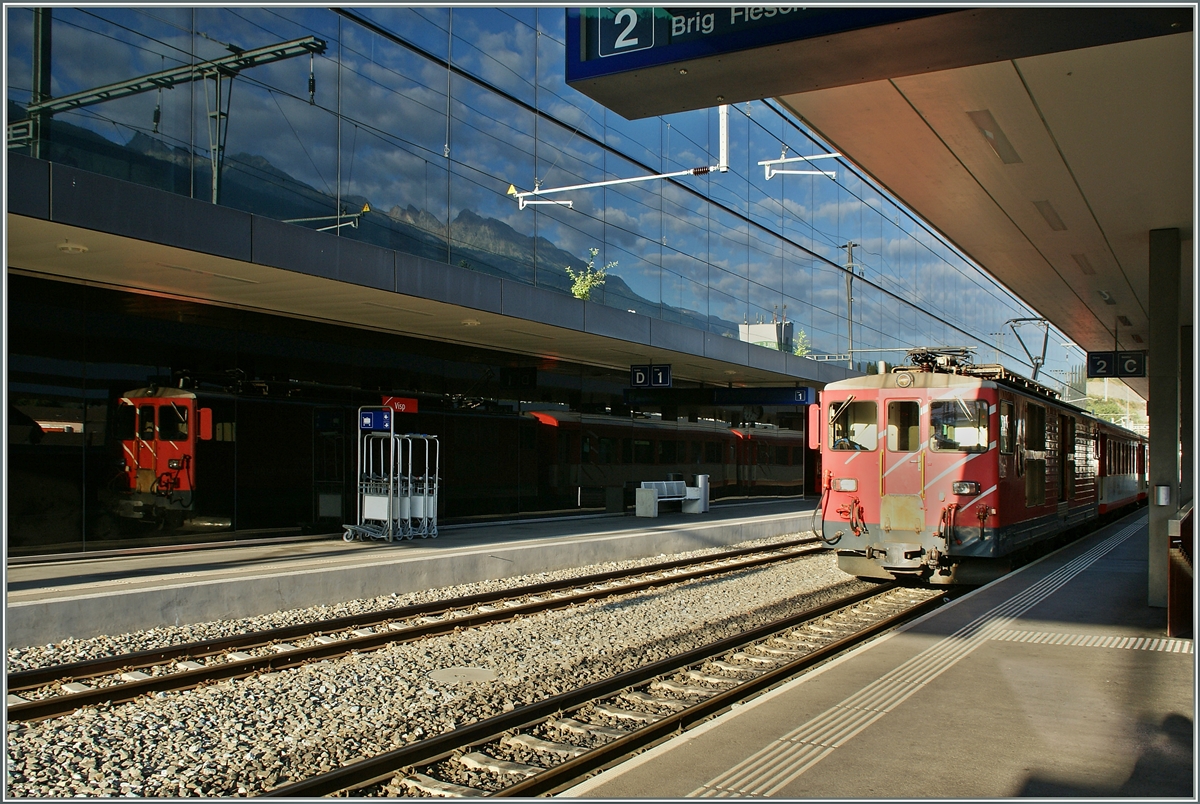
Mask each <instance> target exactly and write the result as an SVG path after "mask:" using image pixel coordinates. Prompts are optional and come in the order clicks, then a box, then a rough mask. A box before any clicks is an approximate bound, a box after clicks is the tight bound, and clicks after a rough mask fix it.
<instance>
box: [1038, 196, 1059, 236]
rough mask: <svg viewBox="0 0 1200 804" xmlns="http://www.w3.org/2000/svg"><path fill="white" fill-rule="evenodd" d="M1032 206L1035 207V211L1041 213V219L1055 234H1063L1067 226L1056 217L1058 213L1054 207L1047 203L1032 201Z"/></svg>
mask: <svg viewBox="0 0 1200 804" xmlns="http://www.w3.org/2000/svg"><path fill="white" fill-rule="evenodd" d="M1033 205H1034V206H1035V207H1037V211H1038V212H1040V213H1042V217H1043V218H1045V219H1046V223H1048V224H1049V225H1050V228H1051V229H1053V230H1054V231H1056V232H1065V231H1066V230H1067V225H1066V224H1065V223H1063V219H1062V218H1060V217H1058V212H1057V211H1056V210H1055V209H1054V207H1052V206H1050V202H1049V201H1034V202H1033Z"/></svg>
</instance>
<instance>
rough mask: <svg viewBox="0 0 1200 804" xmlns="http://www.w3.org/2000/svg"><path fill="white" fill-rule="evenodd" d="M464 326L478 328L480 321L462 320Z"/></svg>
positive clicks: (473, 319)
mask: <svg viewBox="0 0 1200 804" xmlns="http://www.w3.org/2000/svg"><path fill="white" fill-rule="evenodd" d="M462 325H463V326H464V327H477V326H479V319H477V318H464V319H463V320H462Z"/></svg>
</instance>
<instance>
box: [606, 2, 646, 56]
mask: <svg viewBox="0 0 1200 804" xmlns="http://www.w3.org/2000/svg"><path fill="white" fill-rule="evenodd" d="M599 14H600V23H601V24H600V25H599V26H598V28H599V34H600V41H599V50H600V55H601V56H614V55H616V54H618V53H630V52H632V51H634V50H645V49H647V48H651V47H654V10H653V9H649V8H647V9H642V13H641V14H639V13H638V10H637V9H634V8H622V9H618V10H617V13H616V14H614V15H613V16H612V17H611V21H610V20H609V19H606V16H607V15H606V14H605V10H604V9H600V11H599Z"/></svg>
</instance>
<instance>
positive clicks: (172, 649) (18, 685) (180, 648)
mask: <svg viewBox="0 0 1200 804" xmlns="http://www.w3.org/2000/svg"><path fill="white" fill-rule="evenodd" d="M815 541H816V540H815V539H812V538H807V539H792V540H789V541H786V542H779V543H778V544H774V545H770V546H768V547H765V548H764V547H744V548H740V549H738V550H728V551H726V552H723V553H716V554H714V555H710V556H702V557H699V558H680V559H674V560H672V561H664V562H661V563H658V564H649V565H647V566H644V567H638V568H635V569H633V570H629V569H625V570H610V571H608V572H600V573H595V574H593V575H584V576H580V577H577V578H571V579H566V580H561V581H545V582H543V583H537V584H531V585H529V586H522V587H519V588H515V589H506V590H504V589H502V590H499V591H496V592H481V593H479V594H475V595H469V596H467V597H461V598H455V599H453V600H439V601H435V602H433V603H419V604H415V605H411V606H400V607H397V608H391V609H383V610H381V611H375V612H365V613H363V614H351V615H346V616H344V617H336V618H334V619H331V620H322V621H319V622H313V623H300V624H298V625H287V626H281V627H279V628H271V629H268V630H265V631H254V632H250V633H246V634H238V635H236V636H231V637H220V638H218V639H211V640H204V641H200V642H188V643H185V644H181V645H172V646H169V647H165V648H152V649H149V650H143V651H137V652H135V653H128V654H125V655H122V656H106V657H103V658H100V659H88V660H85V661H81V662H72V663H70V664H59V665H52V666H49V667H38V668H33V669H30V670H19V671H17V672H15V673H9V674H8V690H9V692H19V691H20V690H29V689H36V688H38V687H45V686H47V685H49V684H53V683H54V682H56V681H76V680H80V679H85V678H94V677H96V676H101V675H106V674H111V673H115V672H123V671H126V670H136V669H139V668H142V667H152V666H154V665H157V664H163V663H165V662H169V661H174V660H184V659H197V658H202V657H205V656H213V655H215V654H218V653H224V652H226V651H228V650H233V649H235V648H255V647H262V646H265V645H270V644H271V643H273V642H280V641H286V640H288V639H294V638H296V637H300V636H309V635H320V634H327V633H333V632H339V631H349V630H351V629H354V628H362V627H364V626H367V625H377V624H379V623H382V622H386V621H388V620H404V619H411V618H414V617H422V616H430V615H434V614H442V613H444V612H446V611H449V610H453V609H463V608H470V607H471V606H479V605H484V604H487V603H495V602H497V601H501V600H509V599H512V598H514V597H521V596H523V595H537V594H542V593H544V592H556V591H559V590H562V589H572V588H575V587H579V586H586V585H588V584H596V583H604V582H606V581H610V580H614V579H617V578H627V577H630V576H631V575H641V574H650V573H654V572H664V571H666V570H671V569H677V568H679V567H687V566H695V565H697V564H708V563H712V562H716V561H722V560H725V559H732V558H739V557H741V556H746V555H753V554H755V553H763V552H767V551H773V550H787V549H790V548H793V547H803V546H804V545H808V544H813V543H814V542H815Z"/></svg>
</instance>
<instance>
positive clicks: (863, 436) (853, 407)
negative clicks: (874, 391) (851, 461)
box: [829, 397, 879, 450]
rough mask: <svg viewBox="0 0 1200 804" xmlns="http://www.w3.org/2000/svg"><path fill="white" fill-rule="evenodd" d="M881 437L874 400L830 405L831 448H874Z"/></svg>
mask: <svg viewBox="0 0 1200 804" xmlns="http://www.w3.org/2000/svg"><path fill="white" fill-rule="evenodd" d="M878 439H879V422H878V418H877V413H876V407H875V403H874V402H855V401H854V397H850V398H849V399H847V400H846V401H845V402H831V403H830V405H829V448H830V449H855V450H873V449H875V444H876V442H877V441H878Z"/></svg>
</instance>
